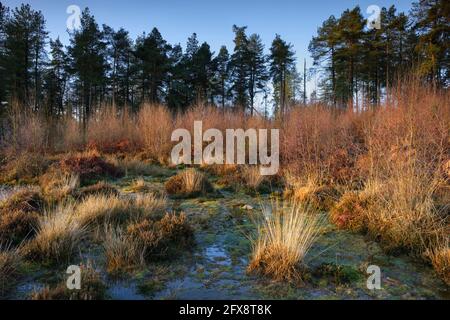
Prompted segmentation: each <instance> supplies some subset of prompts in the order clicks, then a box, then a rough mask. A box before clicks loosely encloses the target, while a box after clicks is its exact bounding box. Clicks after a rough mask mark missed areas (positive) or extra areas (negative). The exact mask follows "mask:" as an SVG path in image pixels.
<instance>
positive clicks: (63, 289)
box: [30, 263, 107, 300]
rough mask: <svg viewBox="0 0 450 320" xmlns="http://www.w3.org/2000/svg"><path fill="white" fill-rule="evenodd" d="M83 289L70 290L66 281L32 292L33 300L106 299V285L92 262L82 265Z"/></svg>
mask: <svg viewBox="0 0 450 320" xmlns="http://www.w3.org/2000/svg"><path fill="white" fill-rule="evenodd" d="M80 269H81V289H80V290H69V289H68V288H67V284H66V281H62V282H61V283H60V284H58V285H57V286H55V287H45V288H43V289H41V290H39V291H34V292H32V293H31V297H30V298H31V300H104V299H106V298H107V294H106V285H105V284H104V282H103V280H102V279H101V276H100V274H99V273H98V272H97V271H96V270H95V269H94V268H93V266H92V264H90V263H88V264H86V265H81V266H80Z"/></svg>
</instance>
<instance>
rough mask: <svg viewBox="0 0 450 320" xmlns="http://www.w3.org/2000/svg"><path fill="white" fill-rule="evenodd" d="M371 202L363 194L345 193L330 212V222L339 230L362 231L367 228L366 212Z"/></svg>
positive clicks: (368, 197)
mask: <svg viewBox="0 0 450 320" xmlns="http://www.w3.org/2000/svg"><path fill="white" fill-rule="evenodd" d="M373 201H374V199H372V197H370V196H369V195H367V194H366V193H364V192H347V193H345V194H344V195H343V196H342V198H341V199H340V200H339V202H338V203H337V204H336V205H335V206H334V207H333V209H332V210H331V212H330V216H331V220H332V221H333V222H334V223H335V224H336V225H337V226H338V228H340V229H350V230H352V231H356V232H360V231H363V230H365V228H366V226H367V221H366V220H367V218H366V217H367V210H368V208H369V206H370V205H371V204H372V203H373Z"/></svg>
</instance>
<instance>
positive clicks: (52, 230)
mask: <svg viewBox="0 0 450 320" xmlns="http://www.w3.org/2000/svg"><path fill="white" fill-rule="evenodd" d="M74 212H75V207H74V205H73V204H70V203H66V204H61V205H59V206H58V207H56V209H55V210H53V211H50V212H47V213H46V214H44V216H42V217H40V218H39V223H38V226H37V228H36V236H35V238H34V239H33V240H31V241H30V242H29V243H27V244H26V245H25V247H24V251H25V255H26V256H27V257H29V258H32V259H36V260H39V261H46V262H67V260H69V259H70V258H71V257H72V255H73V254H74V253H75V249H76V248H77V247H78V246H79V244H80V242H81V241H82V240H83V239H84V238H85V235H86V228H85V227H84V226H83V225H82V224H80V222H79V221H78V220H77V219H75V216H74V215H73V213H74Z"/></svg>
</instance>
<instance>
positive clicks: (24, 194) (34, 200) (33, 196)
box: [0, 189, 45, 212]
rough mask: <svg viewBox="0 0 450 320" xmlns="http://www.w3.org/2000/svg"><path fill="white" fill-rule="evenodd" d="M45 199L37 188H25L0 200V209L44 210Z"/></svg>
mask: <svg viewBox="0 0 450 320" xmlns="http://www.w3.org/2000/svg"><path fill="white" fill-rule="evenodd" d="M44 206H45V200H44V198H43V197H42V194H41V193H40V192H39V191H38V190H36V189H23V190H19V191H17V192H15V193H14V194H12V195H11V196H10V197H8V198H7V199H6V200H4V201H2V202H0V211H2V212H6V211H24V212H42V211H43V209H44Z"/></svg>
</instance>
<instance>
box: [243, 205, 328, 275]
mask: <svg viewBox="0 0 450 320" xmlns="http://www.w3.org/2000/svg"><path fill="white" fill-rule="evenodd" d="M263 214H264V217H263V219H261V222H260V223H259V225H258V230H257V237H256V238H255V239H253V240H252V241H253V252H252V257H251V261H250V264H249V266H248V271H249V272H257V273H259V274H263V275H267V276H269V277H272V278H274V279H275V280H293V281H298V280H301V278H302V274H301V271H302V268H304V266H305V256H306V255H307V253H308V251H309V250H310V249H311V247H312V246H313V245H314V243H315V241H316V239H317V237H318V236H319V235H320V233H321V231H322V226H323V219H322V218H321V217H320V215H318V214H317V212H316V210H315V209H314V208H313V207H311V206H308V205H305V204H298V203H291V204H289V206H284V207H281V206H280V205H279V204H278V203H276V204H272V205H271V206H270V208H268V207H263Z"/></svg>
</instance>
